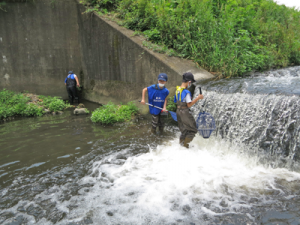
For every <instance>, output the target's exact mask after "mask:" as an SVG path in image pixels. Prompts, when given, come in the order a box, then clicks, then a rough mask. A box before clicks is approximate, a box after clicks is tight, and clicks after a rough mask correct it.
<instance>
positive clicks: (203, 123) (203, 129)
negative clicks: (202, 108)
mask: <svg viewBox="0 0 300 225" xmlns="http://www.w3.org/2000/svg"><path fill="white" fill-rule="evenodd" d="M196 124H197V129H198V132H199V134H200V135H201V136H202V137H203V138H209V137H210V135H211V133H212V132H213V131H214V130H215V129H216V123H215V119H214V118H213V117H212V115H210V114H209V113H206V112H201V113H199V116H198V118H197V121H196Z"/></svg>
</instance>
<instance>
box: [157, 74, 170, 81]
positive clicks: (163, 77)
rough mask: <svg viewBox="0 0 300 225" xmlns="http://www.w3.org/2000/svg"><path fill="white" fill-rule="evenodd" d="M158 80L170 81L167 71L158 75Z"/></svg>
mask: <svg viewBox="0 0 300 225" xmlns="http://www.w3.org/2000/svg"><path fill="white" fill-rule="evenodd" d="M157 79H158V80H163V81H168V76H167V74H165V73H160V74H159V75H158V78H157Z"/></svg>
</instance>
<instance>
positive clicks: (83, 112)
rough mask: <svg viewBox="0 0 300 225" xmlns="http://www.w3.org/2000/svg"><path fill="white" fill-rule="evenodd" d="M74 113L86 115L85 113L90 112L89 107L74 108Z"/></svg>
mask: <svg viewBox="0 0 300 225" xmlns="http://www.w3.org/2000/svg"><path fill="white" fill-rule="evenodd" d="M74 114H75V115H84V114H88V112H87V109H86V108H80V109H78V108H77V109H75V110H74Z"/></svg>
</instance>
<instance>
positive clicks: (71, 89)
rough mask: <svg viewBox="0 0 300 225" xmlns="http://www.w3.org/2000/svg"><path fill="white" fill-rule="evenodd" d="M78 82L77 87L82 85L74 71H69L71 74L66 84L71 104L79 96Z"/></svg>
mask: <svg viewBox="0 0 300 225" xmlns="http://www.w3.org/2000/svg"><path fill="white" fill-rule="evenodd" d="M76 84H77V87H80V84H79V81H78V77H77V76H76V74H74V73H73V71H69V74H68V76H67V77H66V79H65V85H66V87H67V92H68V96H69V102H70V104H73V101H74V99H75V98H77V94H76Z"/></svg>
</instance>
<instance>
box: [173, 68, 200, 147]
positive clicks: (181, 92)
mask: <svg viewBox="0 0 300 225" xmlns="http://www.w3.org/2000/svg"><path fill="white" fill-rule="evenodd" d="M182 77H183V78H182V84H181V86H177V87H176V92H175V96H174V102H175V103H177V110H176V115H177V122H178V127H179V130H180V132H181V135H180V137H179V143H180V144H181V145H183V146H184V147H186V148H189V143H190V142H191V141H192V140H193V139H194V137H195V135H196V133H197V125H196V121H195V119H194V117H193V116H192V114H190V111H189V108H190V107H191V106H192V105H194V104H195V103H196V102H197V101H198V100H199V99H203V95H201V94H199V95H198V96H197V97H196V98H195V99H194V100H192V94H191V92H190V91H189V90H187V88H190V87H191V86H192V83H194V82H196V81H195V79H194V75H193V74H192V73H190V72H187V73H184V74H183V76H182Z"/></svg>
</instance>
